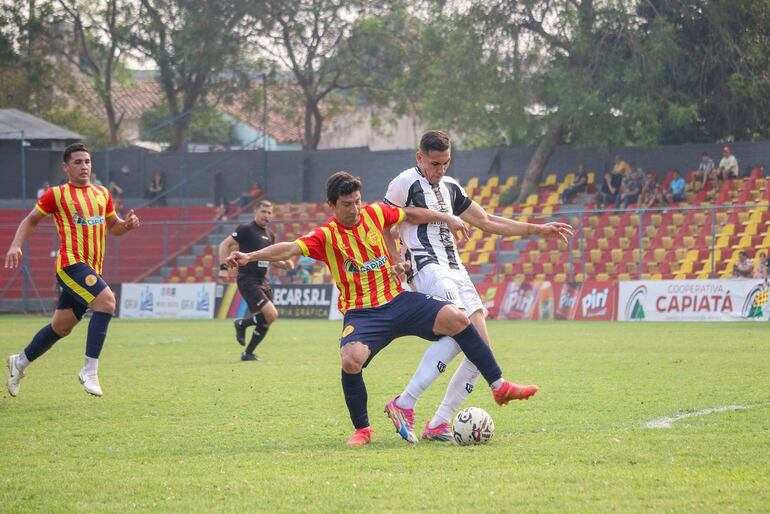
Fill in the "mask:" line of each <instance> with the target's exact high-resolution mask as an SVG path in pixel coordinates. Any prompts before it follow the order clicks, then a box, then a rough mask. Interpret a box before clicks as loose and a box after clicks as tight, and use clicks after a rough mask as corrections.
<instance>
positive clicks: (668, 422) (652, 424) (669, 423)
mask: <svg viewBox="0 0 770 514" xmlns="http://www.w3.org/2000/svg"><path fill="white" fill-rule="evenodd" d="M762 405H763V404H758V405H725V406H724V407H712V408H709V409H703V410H699V411H696V412H686V413H684V414H677V415H676V416H670V417H665V418H659V419H654V420H652V421H648V422H647V423H645V425H644V428H671V427H673V426H674V423H675V422H677V421H679V420H682V419H685V418H692V417H695V416H708V415H709V414H716V413H719V412H727V411H730V410H746V409H751V408H752V407H761V406H762Z"/></svg>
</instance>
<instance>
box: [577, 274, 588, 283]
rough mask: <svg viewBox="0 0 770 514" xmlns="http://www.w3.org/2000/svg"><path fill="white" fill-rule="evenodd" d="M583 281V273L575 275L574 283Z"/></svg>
mask: <svg viewBox="0 0 770 514" xmlns="http://www.w3.org/2000/svg"><path fill="white" fill-rule="evenodd" d="M585 279H586V275H585V273H575V282H583V281H584V280H585Z"/></svg>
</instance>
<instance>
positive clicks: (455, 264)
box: [385, 167, 471, 272]
mask: <svg viewBox="0 0 770 514" xmlns="http://www.w3.org/2000/svg"><path fill="white" fill-rule="evenodd" d="M385 202H386V203H389V204H392V205H396V206H398V207H423V208H426V209H433V210H434V211H439V212H448V213H451V214H454V215H455V216H459V215H460V214H462V213H463V212H464V211H465V210H466V209H467V208H468V207H469V206H470V205H471V199H470V198H469V197H468V195H467V194H465V190H464V189H463V188H462V186H460V184H458V183H457V181H456V180H455V179H453V178H452V177H447V176H444V178H442V179H441V181H440V182H439V183H438V184H431V183H429V182H428V179H426V178H425V177H424V176H423V174H422V173H421V172H420V169H419V168H417V167H414V168H410V169H408V170H404V171H402V172H401V173H400V174H399V175H398V176H397V177H396V178H394V179H393V180H392V181H391V183H390V185H389V186H388V192H387V193H385ZM398 230H399V233H400V235H401V244H402V245H403V246H404V248H405V250H406V253H405V258H406V259H409V260H410V261H411V263H412V271H413V272H418V271H420V270H421V269H422V268H423V267H425V265H426V264H430V263H435V264H439V265H441V266H447V267H449V268H451V269H465V267H464V266H463V263H462V261H460V256H459V255H458V253H457V244H456V243H455V240H454V236H453V235H452V232H451V231H450V230H449V227H448V226H447V225H446V223H426V224H422V225H412V224H410V223H407V222H403V223H401V224H399V225H398Z"/></svg>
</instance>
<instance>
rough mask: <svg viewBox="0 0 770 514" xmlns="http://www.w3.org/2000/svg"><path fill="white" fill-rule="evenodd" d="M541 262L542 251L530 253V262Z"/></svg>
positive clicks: (531, 251)
mask: <svg viewBox="0 0 770 514" xmlns="http://www.w3.org/2000/svg"><path fill="white" fill-rule="evenodd" d="M539 260H540V250H530V251H529V262H537V261H539Z"/></svg>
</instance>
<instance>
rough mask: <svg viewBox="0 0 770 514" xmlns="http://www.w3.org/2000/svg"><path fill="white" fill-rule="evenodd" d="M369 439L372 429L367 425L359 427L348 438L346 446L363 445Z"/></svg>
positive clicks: (370, 438) (367, 442)
mask: <svg viewBox="0 0 770 514" xmlns="http://www.w3.org/2000/svg"><path fill="white" fill-rule="evenodd" d="M371 440H372V429H371V428H369V427H366V428H359V429H358V430H356V432H355V433H354V434H353V437H351V438H350V439H348V446H364V445H365V444H369V441H371Z"/></svg>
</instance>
